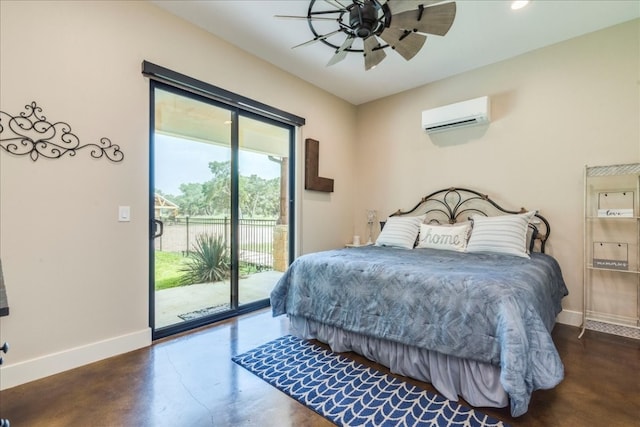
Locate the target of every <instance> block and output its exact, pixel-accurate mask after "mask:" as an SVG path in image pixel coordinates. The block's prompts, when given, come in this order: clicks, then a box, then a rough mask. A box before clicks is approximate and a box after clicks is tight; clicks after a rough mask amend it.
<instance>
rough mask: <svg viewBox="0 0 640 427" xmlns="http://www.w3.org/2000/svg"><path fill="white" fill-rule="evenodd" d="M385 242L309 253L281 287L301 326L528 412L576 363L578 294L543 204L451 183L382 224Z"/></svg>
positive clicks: (397, 369) (485, 402)
mask: <svg viewBox="0 0 640 427" xmlns="http://www.w3.org/2000/svg"><path fill="white" fill-rule="evenodd" d="M381 225H382V230H381V233H380V235H379V237H378V239H377V240H376V244H375V245H373V246H365V247H358V248H344V249H337V250H330V251H323V252H318V253H311V254H307V255H303V256H300V257H298V258H297V259H296V260H295V261H294V262H293V263H292V264H291V266H290V267H289V268H288V269H287V271H286V272H285V274H284V275H283V276H282V278H281V279H280V280H279V281H278V283H277V284H276V286H275V287H274V289H273V291H272V293H271V305H272V312H273V315H274V316H279V315H283V314H286V315H288V316H289V318H290V322H291V330H292V333H294V334H295V335H298V336H300V337H302V338H305V339H316V340H318V341H321V342H324V343H326V344H328V345H329V346H330V347H331V349H332V350H333V351H335V352H345V351H354V352H356V353H358V354H361V355H363V356H365V357H366V358H368V359H370V360H372V361H375V362H377V363H380V364H382V365H384V366H387V367H389V369H390V370H391V372H394V373H397V374H400V375H405V376H409V377H412V378H416V379H419V380H422V381H426V382H429V383H431V384H433V386H434V387H435V388H436V389H437V390H438V391H439V392H440V393H441V394H442V395H443V396H445V397H446V398H448V399H450V400H458V397H459V396H460V397H462V398H463V399H465V400H466V401H467V402H468V403H469V404H471V405H473V406H476V407H506V406H510V411H511V415H512V416H514V417H517V416H520V415H522V414H524V413H526V412H527V408H528V405H529V401H530V399H531V394H532V392H533V391H535V390H539V389H549V388H553V387H555V386H556V385H557V384H558V383H559V382H560V381H561V380H562V378H563V376H564V367H563V364H562V361H561V360H560V357H559V355H558V352H557V350H556V348H555V345H554V343H553V340H552V339H551V331H552V329H553V326H554V324H555V318H556V316H557V314H558V313H559V312H560V311H561V310H562V307H561V300H562V298H563V297H564V296H566V295H567V294H568V291H567V288H566V286H565V283H564V280H563V278H562V272H561V270H560V267H559V265H558V263H557V261H556V260H555V259H554V258H553V257H551V256H549V255H547V254H545V246H546V242H547V240H548V238H549V235H550V232H551V229H550V226H549V222H548V221H547V220H546V218H544V217H543V216H542V215H540V214H539V213H538V212H536V211H528V210H526V209H524V208H522V209H520V210H519V211H514V210H508V209H505V208H503V207H502V206H500V205H498V204H497V203H496V202H494V201H493V200H491V199H490V198H489V197H488V196H486V195H484V194H482V193H479V192H477V191H475V190H470V189H464V188H448V189H444V190H439V191H436V192H434V193H431V194H429V195H427V196H425V197H423V198H422V199H421V200H420V201H419V202H418V204H416V206H415V207H414V208H413V209H410V210H408V211H401V210H399V211H397V212H395V213H394V214H392V215H391V216H389V217H388V218H387V219H386V221H384V222H382V223H381Z"/></svg>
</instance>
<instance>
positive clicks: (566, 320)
mask: <svg viewBox="0 0 640 427" xmlns="http://www.w3.org/2000/svg"><path fill="white" fill-rule="evenodd" d="M556 321H557V322H558V323H562V324H563V325H570V326H582V312H581V311H571V310H562V311H561V312H560V314H558V317H556Z"/></svg>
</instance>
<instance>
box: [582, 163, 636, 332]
mask: <svg viewBox="0 0 640 427" xmlns="http://www.w3.org/2000/svg"><path fill="white" fill-rule="evenodd" d="M639 199H640V163H632V164H623V165H609V166H586V167H585V171H584V284H583V286H584V288H583V292H584V306H583V319H582V330H581V331H580V336H579V337H580V338H581V337H582V335H583V334H584V331H585V329H591V330H595V331H600V332H606V333H611V334H615V335H622V336H626V337H630V338H636V339H640V201H639Z"/></svg>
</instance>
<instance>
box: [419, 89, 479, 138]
mask: <svg viewBox="0 0 640 427" xmlns="http://www.w3.org/2000/svg"><path fill="white" fill-rule="evenodd" d="M490 120H491V106H490V104H489V97H488V96H481V97H480V98H475V99H470V100H468V101H462V102H456V103H455V104H450V105H445V106H443V107H438V108H432V109H431V110H426V111H423V112H422V128H423V129H424V130H426V131H427V133H436V132H443V131H445V130H450V129H458V128H462V127H467V126H475V125H480V124H486V123H489V121H490Z"/></svg>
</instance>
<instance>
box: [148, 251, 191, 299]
mask: <svg viewBox="0 0 640 427" xmlns="http://www.w3.org/2000/svg"><path fill="white" fill-rule="evenodd" d="M186 260H187V258H185V257H183V256H182V254H180V253H178V252H162V251H156V259H155V263H156V291H159V290H161V289H168V288H173V287H176V286H180V277H181V276H182V273H181V272H180V268H182V266H183V265H184V263H185V262H186Z"/></svg>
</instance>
